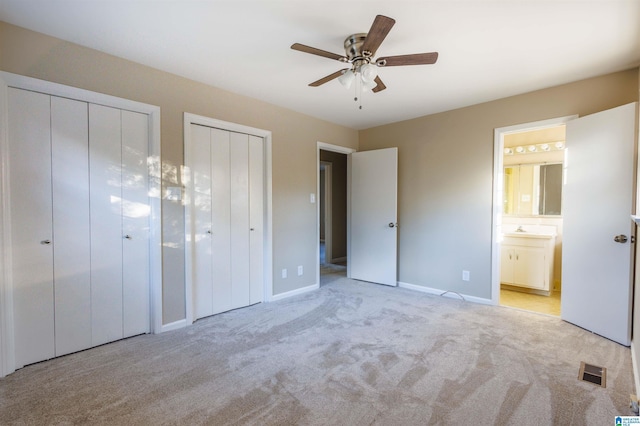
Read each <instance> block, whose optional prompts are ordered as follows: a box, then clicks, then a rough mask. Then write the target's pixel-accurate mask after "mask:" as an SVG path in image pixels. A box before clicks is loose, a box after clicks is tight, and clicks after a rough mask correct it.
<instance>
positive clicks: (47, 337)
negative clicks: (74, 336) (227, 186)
mask: <svg viewBox="0 0 640 426" xmlns="http://www.w3.org/2000/svg"><path fill="white" fill-rule="evenodd" d="M8 92H9V93H8V100H9V105H10V107H9V153H8V154H9V168H10V170H9V174H10V179H9V191H10V193H9V196H10V199H11V203H10V214H11V260H12V266H11V275H12V278H13V311H14V335H15V364H16V367H18V368H20V367H22V366H24V365H26V364H31V363H34V362H37V361H42V360H44V359H48V358H52V357H53V356H54V355H55V343H54V322H53V321H54V312H53V310H54V305H53V245H52V240H53V233H52V216H51V208H52V206H51V204H52V194H51V126H50V117H51V112H50V97H49V96H47V95H43V94H40V93H35V92H29V91H25V90H18V89H13V88H9V89H8Z"/></svg>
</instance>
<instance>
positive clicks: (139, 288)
mask: <svg viewBox="0 0 640 426" xmlns="http://www.w3.org/2000/svg"><path fill="white" fill-rule="evenodd" d="M148 151H149V128H148V116H147V115H146V114H141V113H136V112H131V111H122V229H123V236H124V238H123V239H122V259H123V260H122V291H123V299H122V300H123V334H124V337H129V336H135V335H136V334H142V333H148V332H149V230H150V226H149V215H150V214H151V206H150V204H149V196H148V188H149V182H148V168H147V157H148Z"/></svg>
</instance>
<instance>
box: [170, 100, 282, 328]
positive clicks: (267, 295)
mask: <svg viewBox="0 0 640 426" xmlns="http://www.w3.org/2000/svg"><path fill="white" fill-rule="evenodd" d="M192 124H199V125H202V126H206V127H213V128H216V129H221V130H226V131H229V132H237V133H244V134H248V135H253V136H258V137H261V138H263V140H264V145H263V176H264V187H263V219H264V229H263V235H262V237H263V240H262V243H263V265H264V266H263V268H264V269H263V276H264V285H263V294H262V300H261V301H262V302H269V301H271V300H273V202H272V192H273V191H272V166H271V164H272V161H271V143H272V141H271V131H269V130H263V129H258V128H255V127H249V126H245V125H243V124H237V123H231V122H228V121H222V120H218V119H215V118H210V117H205V116H202V115H196V114H191V113H188V112H185V113H184V169H183V172H182V173H183V175H182V182H183V184H184V190H185V196H186V197H187V198H188V197H190V196H191V195H190V194H191V192H192V191H193V186H192V185H191V179H190V178H189V176H190V175H191V172H190V169H189V164H190V163H191V156H192V143H191V125H192ZM184 210H185V217H184V220H185V222H184V232H185V247H184V251H185V301H186V303H185V304H186V306H185V310H186V321H187V324H192V323H193V321H195V318H194V317H193V312H194V309H193V304H194V301H193V294H194V288H193V286H194V285H195V283H194V280H193V253H192V250H191V244H189V241H191V239H192V238H191V237H192V236H193V233H194V230H193V229H192V226H191V216H192V214H193V213H192V212H191V205H190V203H189V202H188V199H187V200H186V201H185V202H184Z"/></svg>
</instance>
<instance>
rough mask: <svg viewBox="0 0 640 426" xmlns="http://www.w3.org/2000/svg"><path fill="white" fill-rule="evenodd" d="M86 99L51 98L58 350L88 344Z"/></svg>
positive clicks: (88, 266) (76, 348)
mask: <svg viewBox="0 0 640 426" xmlns="http://www.w3.org/2000/svg"><path fill="white" fill-rule="evenodd" d="M87 114H88V105H87V103H85V102H79V101H74V100H70V99H65V98H58V97H52V98H51V168H52V182H53V185H52V188H53V270H54V294H55V341H56V356H60V355H65V354H68V353H71V352H76V351H79V350H82V349H86V348H88V347H90V346H91V273H90V270H91V259H90V244H91V231H90V224H89V147H88V142H89V129H88V123H87Z"/></svg>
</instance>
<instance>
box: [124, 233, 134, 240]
mask: <svg viewBox="0 0 640 426" xmlns="http://www.w3.org/2000/svg"><path fill="white" fill-rule="evenodd" d="M124 237H125V238H126V239H127V240H132V239H133V237H132V236H131V235H129V234H127V235H125V236H124Z"/></svg>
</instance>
